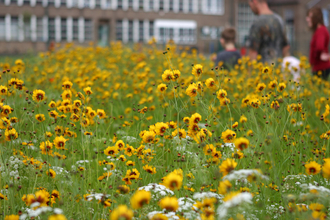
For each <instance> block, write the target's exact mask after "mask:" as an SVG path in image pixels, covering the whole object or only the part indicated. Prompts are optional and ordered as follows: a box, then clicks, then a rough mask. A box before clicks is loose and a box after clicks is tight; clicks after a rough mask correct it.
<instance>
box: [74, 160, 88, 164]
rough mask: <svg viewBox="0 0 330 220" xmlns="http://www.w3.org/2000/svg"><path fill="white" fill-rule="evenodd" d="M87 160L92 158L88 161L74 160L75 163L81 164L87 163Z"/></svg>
mask: <svg viewBox="0 0 330 220" xmlns="http://www.w3.org/2000/svg"><path fill="white" fill-rule="evenodd" d="M89 162H92V160H91V161H89V160H78V161H76V164H83V163H89Z"/></svg>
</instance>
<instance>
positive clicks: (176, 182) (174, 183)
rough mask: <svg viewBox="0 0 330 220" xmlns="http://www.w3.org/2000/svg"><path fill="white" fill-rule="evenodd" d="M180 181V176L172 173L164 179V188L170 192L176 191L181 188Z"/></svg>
mask: <svg viewBox="0 0 330 220" xmlns="http://www.w3.org/2000/svg"><path fill="white" fill-rule="evenodd" d="M182 180H183V178H182V176H180V175H178V174H175V173H173V172H172V173H170V174H168V175H167V176H166V177H164V186H166V187H167V188H168V189H170V190H176V189H177V190H178V189H180V188H181V186H182Z"/></svg>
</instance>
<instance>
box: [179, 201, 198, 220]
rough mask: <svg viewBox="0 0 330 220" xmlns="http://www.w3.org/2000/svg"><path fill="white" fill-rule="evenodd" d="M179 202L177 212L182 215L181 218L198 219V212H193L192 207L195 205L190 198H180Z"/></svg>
mask: <svg viewBox="0 0 330 220" xmlns="http://www.w3.org/2000/svg"><path fill="white" fill-rule="evenodd" d="M178 202H179V208H178V210H177V212H179V213H180V212H181V213H183V217H185V218H186V219H196V220H199V219H200V215H199V213H198V212H195V211H194V210H193V205H194V204H195V203H196V202H195V201H194V200H192V199H191V198H186V197H181V198H179V199H178Z"/></svg>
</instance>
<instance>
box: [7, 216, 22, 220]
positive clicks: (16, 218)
mask: <svg viewBox="0 0 330 220" xmlns="http://www.w3.org/2000/svg"><path fill="white" fill-rule="evenodd" d="M5 220H19V215H7V216H6V217H5Z"/></svg>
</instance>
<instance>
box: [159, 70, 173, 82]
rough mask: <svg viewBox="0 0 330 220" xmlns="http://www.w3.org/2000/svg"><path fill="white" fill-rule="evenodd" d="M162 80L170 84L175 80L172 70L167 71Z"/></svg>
mask: <svg viewBox="0 0 330 220" xmlns="http://www.w3.org/2000/svg"><path fill="white" fill-rule="evenodd" d="M162 79H163V81H164V82H170V81H171V80H175V77H174V75H173V72H172V70H165V71H164V73H163V75H162Z"/></svg>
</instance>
